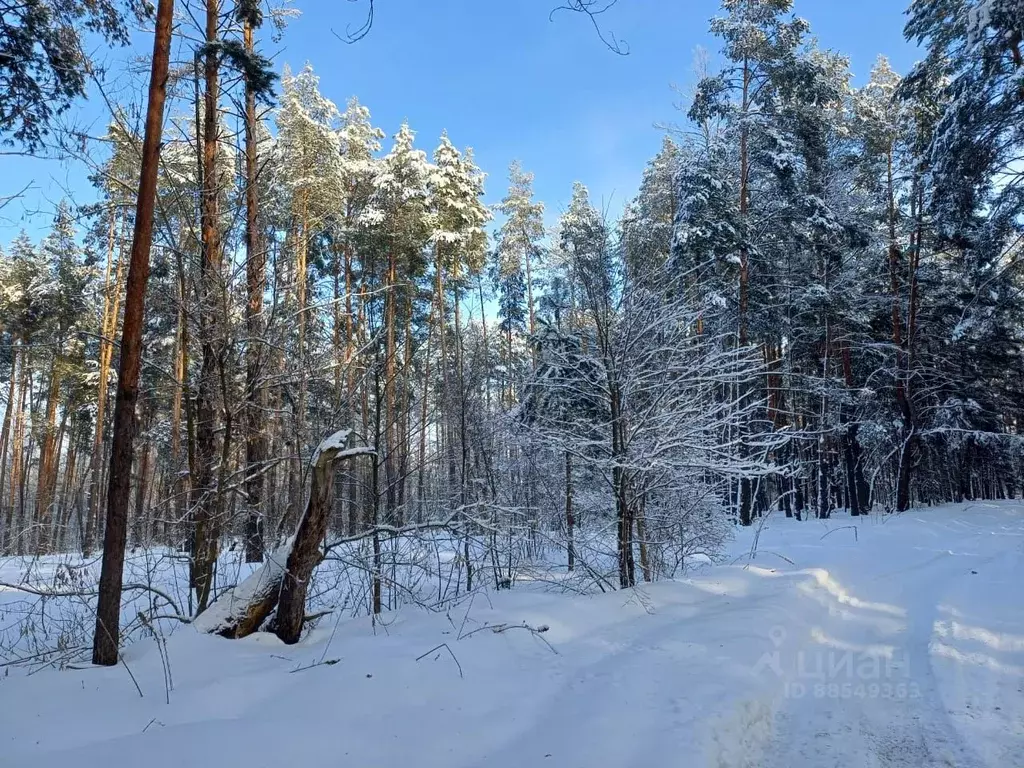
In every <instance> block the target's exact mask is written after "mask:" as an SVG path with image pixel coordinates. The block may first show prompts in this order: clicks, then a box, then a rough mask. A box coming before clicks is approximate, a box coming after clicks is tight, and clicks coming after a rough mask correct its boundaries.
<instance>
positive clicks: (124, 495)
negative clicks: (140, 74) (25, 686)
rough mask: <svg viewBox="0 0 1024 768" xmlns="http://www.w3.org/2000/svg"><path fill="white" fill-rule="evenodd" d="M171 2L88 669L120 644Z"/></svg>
mask: <svg viewBox="0 0 1024 768" xmlns="http://www.w3.org/2000/svg"><path fill="white" fill-rule="evenodd" d="M173 20H174V0H159V5H158V7H157V15H156V32H155V34H154V37H153V61H152V67H151V71H150V76H149V101H148V105H147V108H146V129H145V135H144V138H143V143H142V169H141V172H140V174H139V176H140V178H139V192H138V198H137V201H136V207H135V232H134V235H133V238H132V251H131V260H130V262H129V265H128V287H127V293H126V296H125V307H124V326H123V328H122V331H121V362H120V366H119V369H118V379H117V397H116V400H115V403H114V438H113V446H112V448H111V456H110V485H109V488H108V491H107V524H106V530H105V531H104V537H103V566H102V568H101V571H100V583H99V599H98V602H97V605H96V631H95V635H94V637H93V653H92V661H93V664H100V665H104V666H113V665H114V664H117V659H118V646H119V641H120V619H121V615H120V614H121V578H122V575H123V572H124V549H125V539H126V537H127V533H128V531H127V522H128V496H129V492H130V491H131V472H132V440H133V437H134V435H133V430H134V424H133V422H134V418H135V401H136V399H137V398H138V391H139V372H140V369H141V364H142V314H143V310H144V308H145V300H146V282H147V281H148V279H149V254H150V248H151V246H152V243H153V210H154V207H155V204H156V184H157V176H158V172H159V164H160V138H161V133H162V131H163V119H164V102H165V99H166V97H167V70H168V65H169V60H170V53H171V26H172V22H173Z"/></svg>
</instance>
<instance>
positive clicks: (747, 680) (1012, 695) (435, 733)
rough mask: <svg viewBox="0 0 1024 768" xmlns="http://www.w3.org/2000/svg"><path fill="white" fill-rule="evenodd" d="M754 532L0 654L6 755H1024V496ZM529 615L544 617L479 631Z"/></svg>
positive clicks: (129, 761)
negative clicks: (380, 614)
mask: <svg viewBox="0 0 1024 768" xmlns="http://www.w3.org/2000/svg"><path fill="white" fill-rule="evenodd" d="M853 526H855V527H856V531H855V530H854V527H853ZM753 536H754V532H753V531H742V532H740V533H739V534H738V536H737V540H736V541H735V542H733V544H732V545H731V556H732V558H735V560H734V562H733V563H732V564H730V565H722V566H714V567H709V568H708V569H707V570H705V571H704V572H703V573H700V574H698V575H696V576H693V577H691V578H688V579H685V580H682V581H677V582H664V583H659V584H654V585H649V586H644V587H642V588H640V589H638V590H636V591H635V592H633V591H631V592H618V593H610V594H603V595H596V596H592V597H581V596H571V595H564V594H555V593H552V592H550V591H547V592H543V591H538V590H534V589H530V588H528V587H524V588H522V589H517V590H515V591H513V592H511V593H509V592H505V593H501V594H497V595H495V594H491V595H485V594H482V593H479V594H477V595H475V596H474V597H473V598H472V600H471V601H469V600H467V601H465V602H463V603H461V604H459V605H458V606H456V607H454V608H452V610H451V611H450V612H449V614H448V615H447V616H446V615H443V614H430V613H426V612H423V611H419V610H415V609H405V610H403V611H401V612H399V613H397V614H392V615H388V616H385V617H384V621H383V623H378V624H377V626H376V627H374V626H373V625H372V623H371V622H370V620H369V619H356V620H343V621H339V622H338V623H336V624H334V623H331V622H328V623H325V624H321V626H320V628H319V629H317V630H316V631H315V632H314V633H313V634H312V636H311V637H309V638H308V639H307V640H306V641H304V642H303V643H302V644H300V645H298V646H292V647H287V646H283V645H281V644H279V643H278V642H277V640H276V639H275V638H273V637H272V636H268V635H257V636H254V637H251V638H248V639H246V640H241V641H228V640H222V639H220V638H217V637H208V636H202V635H199V634H198V633H196V632H195V631H194V630H192V629H191V628H187V627H186V628H183V629H181V630H179V631H178V632H176V633H175V634H174V635H173V636H172V637H170V638H169V639H168V641H167V644H166V653H161V652H160V651H161V649H160V648H159V647H158V646H157V644H156V642H155V641H153V640H147V641H143V642H139V643H136V644H135V645H133V646H131V647H130V648H128V649H127V651H126V652H125V661H126V665H122V666H118V667H116V668H109V669H95V668H87V669H81V670H70V671H63V672H58V671H55V670H44V671H40V672H38V673H36V674H33V675H31V676H24V675H18V676H14V675H12V676H11V677H9V678H6V679H4V678H2V677H0V765H4V766H8V765H10V766H19V767H21V766H25V767H29V766H31V767H32V768H44V767H46V766H62V767H63V766H67V765H74V766H76V768H92V767H93V766H96V767H97V768H99V767H100V766H102V767H103V768H117V767H119V766H136V765H145V766H148V767H150V768H160V767H163V766H167V767H168V768H169V767H170V766H180V765H189V766H218V767H219V768H230V767H231V766H246V767H247V768H258V767H259V766H275V767H276V766H293V765H295V766H308V767H310V768H316V767H318V766H354V767H356V768H364V767H369V766H416V767H417V768H433V767H434V766H436V767H437V768H441V767H443V768H457V767H458V766H465V767H466V768H470V767H472V768H477V767H483V766H494V767H496V768H524V767H525V768H530V767H532V766H543V765H553V766H558V768H616V767H617V766H638V767H639V766H643V767H644V768H651V767H652V766H682V767H686V766H715V767H716V768H739V767H741V766H743V767H748V766H749V767H750V768H753V767H754V766H757V767H759V768H760V767H777V768H783V767H786V768H803V767H805V766H806V767H807V768H824V767H826V766H843V768H861V767H864V768H868V767H871V768H874V767H875V766H893V767H895V766H901V767H902V766H914V767H915V768H916V767H918V766H956V767H957V768H975V766H992V767H996V766H998V767H999V768H1010V767H1012V766H1024V601H1022V600H1021V597H1020V590H1021V588H1022V586H1024V507H1022V506H1021V505H1020V504H1019V503H1012V502H1005V503H979V504H970V505H964V506H960V507H945V508H939V509H922V510H915V511H913V512H910V513H907V514H904V515H902V516H898V517H872V518H864V519H861V520H859V521H857V520H850V519H849V518H842V519H836V520H832V521H828V522H804V523H797V522H794V521H791V520H786V519H784V518H781V517H772V518H770V519H769V520H768V521H767V523H766V524H765V525H764V528H763V530H762V531H760V534H759V539H758V548H757V555H756V557H754V558H752V559H751V558H750V557H749V556H748V554H745V553H748V552H749V549H750V547H751V543H752V541H753ZM524 622H525V623H526V624H528V625H530V626H532V627H534V628H542V627H547V630H546V631H544V632H543V633H541V634H536V633H534V632H531V631H529V630H527V629H522V628H516V627H510V628H508V629H506V630H505V631H502V632H494V631H491V630H483V631H475V632H474V630H477V629H479V628H480V627H483V626H485V625H498V624H503V623H504V624H512V625H519V624H522V623H524ZM438 646H441V647H440V648H438ZM435 648H437V650H433V651H432V652H430V653H427V651H430V650H431V649H435ZM424 654H426V655H424ZM418 657H422V658H420V660H418V661H417V658H418ZM165 660H166V664H165ZM126 667H127V668H126ZM168 667H169V675H170V678H171V680H172V681H173V689H171V690H169V691H168V690H167V688H168V686H167V684H166V679H167V668H168ZM128 670H130V672H131V674H132V675H133V676H134V678H135V680H136V681H137V682H138V685H139V687H140V688H141V691H142V693H143V696H142V697H140V696H139V693H138V691H137V690H136V687H135V684H134V683H133V682H132V679H131V677H130V676H129V672H128ZM168 696H169V698H170V703H169V704H168V703H166V698H167V697H168Z"/></svg>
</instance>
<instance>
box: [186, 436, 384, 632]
mask: <svg viewBox="0 0 1024 768" xmlns="http://www.w3.org/2000/svg"><path fill="white" fill-rule="evenodd" d="M351 434H352V430H351V429H342V430H339V431H338V432H335V433H334V434H333V435H331V436H330V437H328V438H327V439H326V440H324V441H323V442H322V443H320V445H319V446H318V447H317V449H316V451H315V452H314V453H313V458H312V460H311V462H310V465H311V469H312V472H311V473H310V474H311V480H310V488H309V500H308V501H307V502H306V509H305V512H303V514H302V518H301V519H300V520H299V525H298V528H297V529H296V531H295V535H294V536H292V537H291V538H290V539H288V541H286V542H285V543H284V544H283V545H282V546H280V547H278V548H277V549H276V550H275V551H274V552H273V554H271V555H270V557H268V558H267V560H266V562H264V563H263V565H261V566H260V567H259V568H257V569H256V570H255V571H254V572H253V573H252V575H251V576H249V578H247V579H246V580H245V581H243V582H242V583H241V584H239V585H237V586H235V587H234V588H233V589H230V590H228V591H227V592H226V593H225V594H223V595H221V596H220V597H219V598H218V599H217V600H216V602H214V603H213V605H211V606H210V607H209V608H208V609H207V610H206V611H204V612H203V613H202V614H200V615H199V616H198V617H197V618H196V620H195V622H194V624H195V627H196V629H198V630H199V631H200V632H206V633H209V634H217V635H221V636H222V637H227V638H240V637H245V636H246V635H251V634H252V633H253V632H256V631H257V630H258V629H259V628H260V627H261V626H262V625H263V623H264V622H265V621H266V620H267V617H268V616H270V614H271V613H272V612H273V611H274V608H275V607H276V608H277V616H276V618H275V621H274V631H275V633H276V634H277V636H278V637H279V638H280V639H281V640H282V641H283V642H285V643H288V644H292V643H297V642H298V640H299V635H300V634H301V633H302V624H303V620H304V619H305V612H306V588H307V586H308V584H309V579H310V577H311V576H312V575H313V569H314V568H316V566H317V565H319V564H320V561H321V560H323V552H322V551H321V549H320V542H321V541H323V539H324V536H325V535H326V534H327V523H328V521H329V520H330V516H331V508H332V507H333V500H334V482H333V480H334V466H335V464H336V463H337V462H338V461H345V460H348V459H353V458H355V457H356V456H372V455H374V451H373V449H372V448H346V446H347V445H348V439H349V436H350V435H351Z"/></svg>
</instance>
